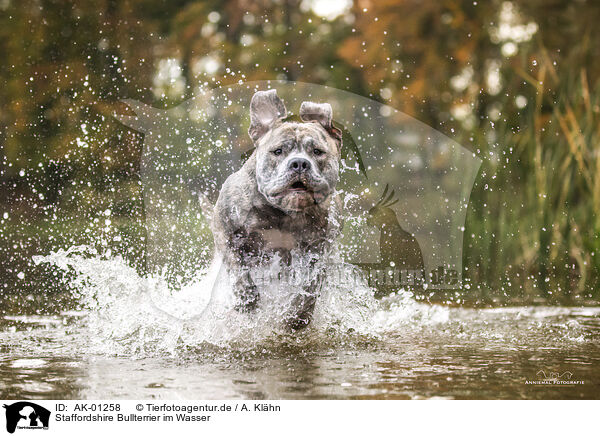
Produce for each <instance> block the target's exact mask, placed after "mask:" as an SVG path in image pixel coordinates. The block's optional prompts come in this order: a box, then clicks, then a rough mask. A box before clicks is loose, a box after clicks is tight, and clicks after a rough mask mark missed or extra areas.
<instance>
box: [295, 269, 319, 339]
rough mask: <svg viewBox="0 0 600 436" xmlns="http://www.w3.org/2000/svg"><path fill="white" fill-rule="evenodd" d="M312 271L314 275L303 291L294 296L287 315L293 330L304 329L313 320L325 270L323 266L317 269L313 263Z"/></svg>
mask: <svg viewBox="0 0 600 436" xmlns="http://www.w3.org/2000/svg"><path fill="white" fill-rule="evenodd" d="M310 273H311V275H312V276H313V277H312V278H311V280H310V282H309V284H308V285H307V286H305V287H304V288H303V289H302V293H300V294H297V295H295V296H294V298H293V299H292V303H291V309H290V312H289V313H288V315H287V316H286V325H287V326H288V328H290V329H291V330H300V329H303V328H304V327H306V326H307V325H308V324H309V323H310V321H311V320H312V315H313V312H314V310H315V303H316V302H317V297H318V296H319V294H320V293H321V288H322V287H323V282H324V279H325V270H324V269H323V268H322V267H321V268H318V270H315V268H314V265H311V268H310Z"/></svg>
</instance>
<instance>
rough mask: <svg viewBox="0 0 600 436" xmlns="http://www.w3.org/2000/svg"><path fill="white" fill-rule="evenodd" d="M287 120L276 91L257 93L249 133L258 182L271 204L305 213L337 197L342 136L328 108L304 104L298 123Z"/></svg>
mask: <svg viewBox="0 0 600 436" xmlns="http://www.w3.org/2000/svg"><path fill="white" fill-rule="evenodd" d="M285 117H286V109H285V106H284V104H283V101H281V99H280V98H279V97H278V96H277V92H276V91H275V90H270V91H258V92H257V93H256V94H254V96H253V97H252V101H251V103H250V129H249V130H248V133H249V134H250V137H251V138H252V140H253V141H254V144H255V146H256V181H257V185H258V190H259V192H260V193H261V194H262V195H263V196H264V197H265V198H266V200H267V201H268V202H269V203H270V204H272V205H273V206H275V207H277V208H279V209H281V210H283V211H284V212H301V211H302V210H304V209H306V208H308V207H311V206H314V205H315V204H317V205H318V204H322V203H324V202H325V201H326V200H327V199H328V198H329V197H330V196H331V195H332V194H333V192H334V190H335V186H336V184H337V182H338V178H339V159H340V149H341V146H342V133H341V131H340V130H339V129H337V128H336V127H334V126H333V122H332V119H333V118H332V111H331V106H330V105H329V104H328V103H322V104H318V103H312V102H304V103H302V105H301V106H300V118H301V120H302V121H303V122H300V123H298V122H284V121H283V119H284V118H285Z"/></svg>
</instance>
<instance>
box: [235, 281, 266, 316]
mask: <svg viewBox="0 0 600 436" xmlns="http://www.w3.org/2000/svg"><path fill="white" fill-rule="evenodd" d="M237 297H238V302H237V304H236V305H235V306H234V307H235V310H237V311H238V312H241V313H248V312H252V311H254V310H256V308H257V306H258V301H259V300H260V298H259V294H258V290H257V289H256V287H251V288H248V289H244V290H243V291H240V292H238V293H237Z"/></svg>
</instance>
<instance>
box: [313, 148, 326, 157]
mask: <svg viewBox="0 0 600 436" xmlns="http://www.w3.org/2000/svg"><path fill="white" fill-rule="evenodd" d="M313 153H314V154H315V155H316V156H321V155H322V154H325V152H324V151H323V150H319V149H318V148H315V149H314V150H313Z"/></svg>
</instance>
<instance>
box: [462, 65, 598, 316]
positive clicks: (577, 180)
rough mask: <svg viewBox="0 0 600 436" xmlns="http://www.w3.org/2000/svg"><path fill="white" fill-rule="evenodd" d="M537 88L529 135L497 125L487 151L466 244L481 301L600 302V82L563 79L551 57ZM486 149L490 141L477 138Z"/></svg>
mask: <svg viewBox="0 0 600 436" xmlns="http://www.w3.org/2000/svg"><path fill="white" fill-rule="evenodd" d="M516 75H517V76H518V77H520V79H521V80H525V81H526V82H527V83H529V84H530V87H531V89H532V90H533V92H532V93H531V97H532V99H531V100H530V101H532V103H530V104H529V106H528V107H527V108H526V109H525V110H524V112H523V113H521V122H522V123H523V124H525V125H527V126H528V127H527V128H525V129H520V130H518V131H515V129H514V128H513V129H511V127H510V126H509V125H508V123H504V124H502V123H500V124H499V125H496V126H495V129H494V133H495V135H496V141H495V142H494V144H489V145H484V146H483V147H482V155H485V156H487V157H489V156H490V152H492V155H493V156H494V157H493V158H491V159H490V158H488V159H486V161H485V162H484V164H483V166H482V170H481V174H480V178H479V179H478V181H477V182H476V186H475V188H474V191H473V193H472V195H471V207H470V211H469V214H468V217H467V226H466V227H467V233H466V235H465V236H466V238H465V263H464V265H465V267H466V270H465V273H466V277H467V283H470V284H471V288H472V289H475V290H478V291H479V292H473V293H472V294H471V296H472V297H473V298H478V299H483V300H486V299H496V298H499V299H503V300H504V301H507V298H508V301H511V300H513V299H514V300H518V301H519V302H520V303H523V302H536V301H538V302H557V303H558V302H560V303H562V304H568V303H579V302H586V301H594V300H595V301H597V300H598V297H599V295H600V292H599V285H600V283H599V282H600V275H599V271H600V259H599V248H600V215H599V214H600V83H599V82H596V83H595V84H591V83H590V80H589V79H588V74H587V71H586V70H585V69H580V70H579V71H577V72H576V73H575V74H573V72H572V71H568V72H567V73H565V74H564V75H563V76H560V75H559V72H557V70H556V68H555V66H554V65H553V63H552V62H551V60H550V58H549V57H548V56H547V55H546V54H544V55H543V56H542V57H541V61H540V66H539V68H538V69H537V70H536V73H535V75H531V74H529V73H526V72H524V71H522V70H516ZM473 135H474V136H475V137H476V138H479V140H480V142H481V143H482V144H486V143H487V142H489V141H485V140H484V139H483V138H484V132H473Z"/></svg>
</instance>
